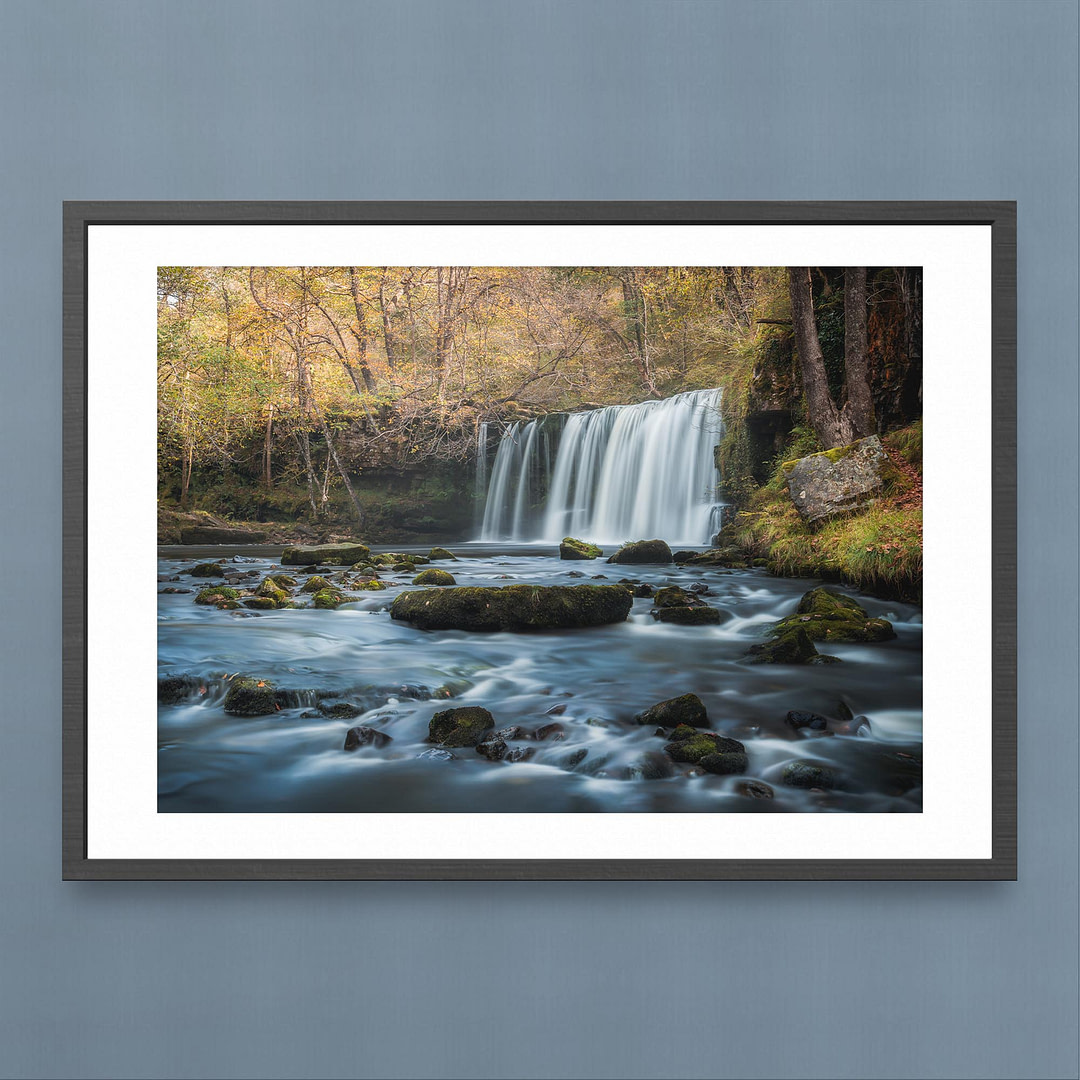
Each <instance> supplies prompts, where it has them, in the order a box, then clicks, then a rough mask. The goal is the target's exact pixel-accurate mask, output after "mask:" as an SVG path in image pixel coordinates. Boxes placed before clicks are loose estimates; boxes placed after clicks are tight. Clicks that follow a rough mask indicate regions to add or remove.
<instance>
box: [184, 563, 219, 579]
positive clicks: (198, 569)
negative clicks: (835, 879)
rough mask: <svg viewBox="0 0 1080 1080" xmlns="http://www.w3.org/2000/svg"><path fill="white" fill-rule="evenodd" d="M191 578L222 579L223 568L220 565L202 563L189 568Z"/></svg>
mask: <svg viewBox="0 0 1080 1080" xmlns="http://www.w3.org/2000/svg"><path fill="white" fill-rule="evenodd" d="M191 576H192V577H224V576H225V567H224V566H222V565H221V563H210V562H204V563H199V565H198V566H193V567H192V568H191Z"/></svg>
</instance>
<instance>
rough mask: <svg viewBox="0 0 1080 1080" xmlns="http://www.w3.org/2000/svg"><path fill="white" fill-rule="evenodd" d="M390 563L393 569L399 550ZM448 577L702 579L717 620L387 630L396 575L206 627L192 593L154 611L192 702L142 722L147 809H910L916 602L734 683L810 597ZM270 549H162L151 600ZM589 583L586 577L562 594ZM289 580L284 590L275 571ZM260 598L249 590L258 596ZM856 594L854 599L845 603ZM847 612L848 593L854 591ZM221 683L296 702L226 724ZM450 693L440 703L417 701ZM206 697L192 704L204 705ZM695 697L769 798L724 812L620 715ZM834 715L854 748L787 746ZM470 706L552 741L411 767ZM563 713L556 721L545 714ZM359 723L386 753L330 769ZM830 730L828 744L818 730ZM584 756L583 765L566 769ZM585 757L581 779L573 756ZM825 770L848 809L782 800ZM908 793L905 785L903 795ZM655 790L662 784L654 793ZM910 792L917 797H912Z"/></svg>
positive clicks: (493, 552) (725, 576) (720, 579)
mask: <svg viewBox="0 0 1080 1080" xmlns="http://www.w3.org/2000/svg"><path fill="white" fill-rule="evenodd" d="M394 550H408V549H402V548H395V549H394ZM457 551H458V554H459V555H460V556H461V559H460V561H459V562H457V563H454V564H446V563H443V564H439V565H441V566H443V567H444V568H448V569H450V570H451V571H452V572H453V574H454V575H455V577H456V578H457V581H458V583H459V584H462V585H509V584H524V583H535V584H542V585H554V584H567V585H569V584H577V583H580V582H581V581H582V580H585V581H588V580H590V579H591V578H592V577H593V575H598V574H602V575H604V576H605V578H606V579H607V580H608V581H610V582H616V581H618V580H619V579H620V578H623V577H632V578H635V579H638V580H641V581H647V582H650V583H652V584H653V585H657V586H659V585H663V584H669V583H671V584H681V585H684V586H689V585H691V584H694V583H697V582H704V583H705V584H707V585H708V586H709V589H710V590H711V593H712V595H710V596H708V597H707V598H706V599H707V601H708V602H709V603H711V604H713V605H714V606H716V607H718V608H721V609H723V610H724V611H726V612H729V613H730V615H731V617H730V619H729V620H728V621H727V622H725V623H724V624H723V625H721V626H695V627H680V626H671V625H665V624H661V623H657V622H655V621H654V620H653V619H652V617H651V616H650V615H649V614H648V612H649V608H650V607H651V601H649V600H647V599H636V600H635V601H634V607H633V611H632V612H631V615H630V618H629V619H628V620H627V621H626V622H624V623H620V624H618V625H613V626H606V627H599V628H595V629H588V630H576V631H568V632H567V631H564V632H552V633H543V634H472V633H465V632H458V631H447V632H423V631H419V630H416V629H414V628H412V627H411V626H409V625H408V624H405V623H401V622H395V621H393V620H392V619H391V618H390V615H389V611H388V608H389V605H390V602H391V601H392V599H393V598H394V596H396V595H397V594H398V593H399V592H401V591H403V590H404V589H406V588H410V587H411V586H410V585H409V581H410V579H411V575H406V574H390V573H384V574H383V579H384V580H385V581H386V583H387V585H388V586H389V588H387V589H386V590H385V591H383V592H376V593H370V594H366V595H365V596H364V597H363V598H362V599H358V600H357V601H356V602H353V603H350V604H347V605H345V606H343V607H341V608H339V609H338V610H336V611H324V610H315V609H307V610H281V611H271V612H250V611H235V612H226V611H219V610H217V609H215V608H211V607H202V606H198V605H196V604H194V603H193V600H194V593H190V594H174V595H168V594H162V595H159V597H158V601H159V607H158V612H159V625H158V663H159V673H160V674H161V675H163V676H165V675H173V674H186V675H191V676H194V677H195V678H196V680H197V681H198V687H197V688H196V689H195V691H194V694H193V697H192V699H191V700H189V701H187V702H185V703H182V704H179V705H167V706H166V705H163V706H161V708H160V709H159V716H158V739H159V742H158V745H159V754H158V793H159V809H160V810H161V811H163V812H178V811H179V812H184V811H195V812H200V811H201V812H229V811H236V812H289V813H308V812H335V813H342V812H375V811H378V812H388V811H397V812H410V811H413V812H415V811H423V812H431V811H453V812H472V813H475V812H499V813H506V812H545V811H546V812H572V811H581V812H627V811H645V812H650V811H692V812H703V811H725V812H785V811H787V812H791V811H795V812H800V811H832V812H838V811H839V812H852V811H872V812H911V811H919V810H920V809H921V786H919V784H918V783H917V778H918V774H919V768H920V765H919V763H920V762H921V758H922V751H921V741H922V623H921V618H922V617H921V611H920V609H919V608H918V607H915V606H913V605H910V604H902V603H899V602H896V601H883V600H878V599H875V598H872V597H869V596H861V595H860V596H859V599H860V601H861V602H862V604H863V605H864V606H865V607H866V609H867V610H868V612H869V613H870V614H871V615H873V616H880V617H883V618H886V619H889V620H890V621H891V622H892V623H893V625H894V627H895V629H896V633H897V635H898V636H897V639H896V640H895V641H889V642H885V643H882V644H877V645H835V646H833V645H830V646H828V647H827V648H826V647H825V646H824V645H823V646H821V651H827V652H829V653H831V654H833V655H835V656H838V657H840V658H841V660H842V661H843V662H842V663H839V664H829V665H822V666H809V667H803V666H794V667H785V666H772V665H750V664H747V663H746V661H745V656H746V651H747V648H748V647H749V646H750V645H751V644H752V643H754V642H755V641H757V640H760V638H761V636H762V634H763V632H764V630H765V629H766V627H767V626H768V625H769V624H770V623H771V622H773V621H775V620H776V619H778V618H781V617H783V616H784V615H787V614H790V613H791V612H792V611H793V610H794V608H795V605H796V603H797V602H798V599H799V597H800V596H801V595H802V594H803V593H804V592H805V591H806V590H807V589H809V588H812V587H813V586H814V585H816V584H819V583H818V582H815V581H812V580H805V579H804V580H790V579H783V578H774V577H771V576H769V575H768V574H767V573H766V572H765V571H764V570H748V571H723V570H710V569H680V568H677V567H665V568H660V567H618V566H609V565H607V564H606V563H603V562H596V563H592V562H588V563H573V562H562V561H560V560H559V559H558V557H557V552H556V551H555V549H554V548H550V547H516V548H513V549H510V548H505V547H501V548H500V547H498V546H495V545H479V544H477V545H462V546H459V547H458V548H457ZM278 556H280V549H273V550H269V549H259V548H250V549H238V548H229V549H225V548H198V549H193V548H163V549H161V550H160V552H159V577H160V578H161V579H162V581H161V583H160V584H159V586H158V588H159V590H160V589H162V588H164V587H166V585H167V584H169V581H168V579H170V578H172V577H174V576H177V575H180V577H181V580H180V581H179V582H173V583H172V584H173V585H174V586H179V587H183V588H193V589H197V588H198V587H200V586H202V585H204V584H206V582H205V581H200V580H198V579H194V580H192V579H190V578H188V577H186V576H184V571H185V570H186V569H189V568H190V566H191V564H192V562H194V561H205V560H206V559H207V558H209V557H214V558H224V559H226V560H231V559H234V558H239V559H242V560H245V561H244V562H242V563H240V562H238V563H236V564H235V568H236V569H240V570H255V571H258V572H259V574H260V577H261V574H262V573H263V572H265V571H268V570H270V568H271V567H272V566H275V565H276V562H275V559H276V558H277V557H278ZM572 571H578V572H584V573H585V574H586V577H585V578H584V579H580V578H574V577H570V576H569V574H570V572H572ZM290 572H291V571H290ZM254 583H255V584H257V579H256V580H255V581H254ZM847 591H849V592H850V591H851V590H847ZM853 595H857V594H853ZM237 673H240V674H244V675H251V676H255V677H257V678H260V679H266V680H269V681H272V682H273V683H274V684H275V686H277V687H278V688H282V689H286V690H292V691H295V696H294V697H293V698H292V699H291V700H290V701H288V702H287V703H286V705H285V707H283V708H282V709H281V710H280V711H279V712H277V713H275V714H274V715H272V716H266V717H255V718H240V717H232V716H227V715H226V714H225V712H224V710H223V708H222V703H223V696H224V691H225V688H226V686H227V683H226V681H225V680H226V679H227V678H228V677H229V676H232V675H235V674H237ZM447 685H452V686H454V688H455V692H456V693H457V695H458V696H456V697H455V698H454V700H452V701H449V702H448V701H446V700H437V699H434V698H432V697H431V696H430V695H431V694H432V692H433V691H436V690H437V689H438V688H440V687H444V686H447ZM200 691H201V692H200ZM688 691H690V692H693V693H695V694H697V695H699V696H700V697H701V699H702V701H703V702H704V703H705V705H706V707H707V709H708V714H709V718H710V720H711V723H712V726H713V728H714V729H715V730H716V731H719V732H723V733H726V734H730V735H732V736H733V737H735V738H738V739H740V740H741V741H742V742H744V743H745V744H746V748H747V754H748V757H749V762H750V764H749V770H748V774H747V775H748V776H750V777H753V778H756V779H759V780H763V781H765V782H766V783H768V784H770V785H771V786H772V788H773V789H774V791H775V798H773V799H771V800H764V799H763V800H755V799H750V798H747V797H745V796H743V795H740V794H738V793H737V790H738V786H739V784H740V782H741V781H743V780H745V779H746V778H745V777H730V776H729V777H722V776H713V775H708V774H706V775H698V774H697V770H694V769H692V768H691V767H690V766H684V765H683V766H680V765H670V766H669V764H668V762H667V760H666V758H665V757H664V755H663V753H662V747H663V745H664V740H663V739H662V738H659V737H657V736H656V735H655V734H654V728H653V727H652V726H648V727H641V726H638V725H636V724H634V723H633V722H632V718H633V716H634V715H635V714H636V713H638V712H640V711H642V710H643V709H645V708H647V707H649V706H650V705H652V704H654V703H656V702H658V701H661V700H664V699H667V698H671V697H674V696H676V695H679V694H683V693H686V692H688ZM319 700H321V701H322V703H323V704H324V706H325V705H326V704H327V703H329V702H333V701H343V702H349V703H352V704H354V705H356V706H358V707H360V708H362V709H363V710H364V713H363V715H362V716H361V717H359V718H357V719H351V720H332V719H328V718H326V717H325V716H322V715H318V714H317V715H314V716H312V715H308V716H305V715H303V714H305V713H309V714H310V713H313V712H315V713H317V709H316V708H315V706H316V703H317V701H319ZM841 702H843V703H844V705H846V706H847V707H848V708H849V709H850V710H851V711H852V712H853V713H855V714H863V715H865V716H867V717H868V718H869V721H870V729H869V733H868V732H867V730H866V729H865V728H864V729H863V730H862V732H861V733H860V734H859V735H851V734H834V735H827V736H823V737H812V738H804V737H800V736H798V735H797V734H796V733H795V732H794V731H793V730H792V729H791V728H790V727H789V726H788V724H787V723H786V721H785V717H786V714H787V712H788V711H789V710H792V709H799V710H808V711H812V712H817V713H821V714H824V715H826V716H828V717H839V716H840V714H841V712H842V708H841ZM458 705H482V706H484V707H485V708H487V709H489V710H490V711H491V712H492V713H493V714H494V716H495V720H496V722H497V724H498V725H499V726H506V725H512V724H519V725H521V726H523V727H525V728H527V729H530V730H534V729H536V728H537V727H540V726H541V725H543V724H545V723H550V722H551V721H552V720H557V721H558V722H559V723H560V724H561V725H562V726H563V729H564V734H565V738H563V739H562V740H561V741H544V742H537V741H532V740H526V741H522V742H521V743H520V744H517V745H520V746H523V747H524V746H529V747H531V748H532V749H533V750H534V751H535V754H534V756H533V757H532V758H531V759H530V760H529V761H526V762H515V763H510V762H505V761H504V762H489V761H487V760H485V759H484V758H482V757H481V756H480V755H478V754H477V753H476V752H475V751H474V750H472V749H469V748H466V749H455V750H454V751H453V754H454V760H449V761H448V760H434V759H432V758H421V757H419V756H418V755H420V754H422V753H423V752H424V751H425V750H428V749H429V748H430V747H429V745H428V744H427V743H425V741H424V740H425V737H426V735H427V730H428V721H429V720H430V719H431V716H432V715H433V714H434V713H435V712H437V711H439V710H441V709H445V708H448V707H452V706H458ZM553 709H554V710H555V711H556V714H557V715H551V710H553ZM360 724H366V725H369V726H371V727H374V728H377V729H380V730H382V731H385V732H386V733H387V734H388V735H390V736H391V738H392V740H393V741H392V742H391V743H390V744H389V745H388V746H386V747H384V748H383V749H381V750H376V749H371V748H365V749H361V750H357V751H353V752H346V751H345V750H343V743H344V739H345V733H346V731H347V730H348V728H350V727H353V726H356V725H360ZM832 726H833V727H837V725H835V724H833V725H832ZM583 750H584V751H585V753H584V755H582V754H581V751H583ZM578 758H580V760H578V761H576V763H575V759H578ZM805 758H811V759H817V760H820V761H824V762H827V763H829V764H831V765H833V766H834V767H835V768H836V769H837V770H838V771H839V773H840V775H841V776H842V783H843V790H834V791H813V790H802V789H796V788H789V787H786V786H784V785H782V784H781V783H780V782H779V777H780V773H781V772H782V770H783V767H784V766H785V764H787V763H789V762H791V761H793V760H795V759H805ZM913 771H914V775H915V777H916V780H915V781H913V779H912V776H913ZM657 772H660V773H665V772H668V773H670V774H669V775H661V776H656V775H655V774H656V773H657ZM913 785H914V786H913Z"/></svg>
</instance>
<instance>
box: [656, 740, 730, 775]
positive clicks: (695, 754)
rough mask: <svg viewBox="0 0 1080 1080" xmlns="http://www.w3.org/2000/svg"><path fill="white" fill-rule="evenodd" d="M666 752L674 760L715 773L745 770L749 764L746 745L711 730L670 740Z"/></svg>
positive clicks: (665, 748)
mask: <svg viewBox="0 0 1080 1080" xmlns="http://www.w3.org/2000/svg"><path fill="white" fill-rule="evenodd" d="M664 752H665V753H666V754H667V755H668V757H669V758H671V760H672V761H679V762H683V763H684V764H687V765H701V766H702V767H703V768H705V769H707V770H708V771H709V772H714V773H740V772H745V771H746V769H747V766H748V764H749V761H748V759H747V756H746V747H745V746H743V744H742V743H741V742H739V741H738V739H729V738H727V737H726V736H724V735H716V734H713V733H712V732H710V731H698V732H695V733H694V734H693V735H692V736H691V737H690V738H688V739H679V740H678V741H675V742H669V743H668V744H667V745H666V746H665V747H664Z"/></svg>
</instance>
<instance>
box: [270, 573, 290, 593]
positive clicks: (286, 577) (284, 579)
mask: <svg viewBox="0 0 1080 1080" xmlns="http://www.w3.org/2000/svg"><path fill="white" fill-rule="evenodd" d="M267 580H268V581H272V582H273V583H274V584H275V585H277V587H278V588H279V589H295V588H296V578H294V577H292V576H291V575H290V574H270V575H269V577H268V578H267Z"/></svg>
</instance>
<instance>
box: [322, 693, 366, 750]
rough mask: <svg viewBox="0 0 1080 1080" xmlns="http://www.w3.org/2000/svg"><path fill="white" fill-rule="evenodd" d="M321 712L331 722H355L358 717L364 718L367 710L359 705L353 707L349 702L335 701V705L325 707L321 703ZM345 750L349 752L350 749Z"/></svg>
mask: <svg viewBox="0 0 1080 1080" xmlns="http://www.w3.org/2000/svg"><path fill="white" fill-rule="evenodd" d="M319 712H320V713H322V715H323V716H328V717H330V719H331V720H355V719H356V718H357V717H358V716H363V715H364V712H365V710H364V709H361V708H360V706H359V705H352V704H350V703H349V702H347V701H335V702H334V704H333V705H325V704H323V703H322V702H320V703H319ZM357 730H359V729H357ZM345 749H346V750H348V749H349V748H348V747H347V746H346V747H345Z"/></svg>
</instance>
